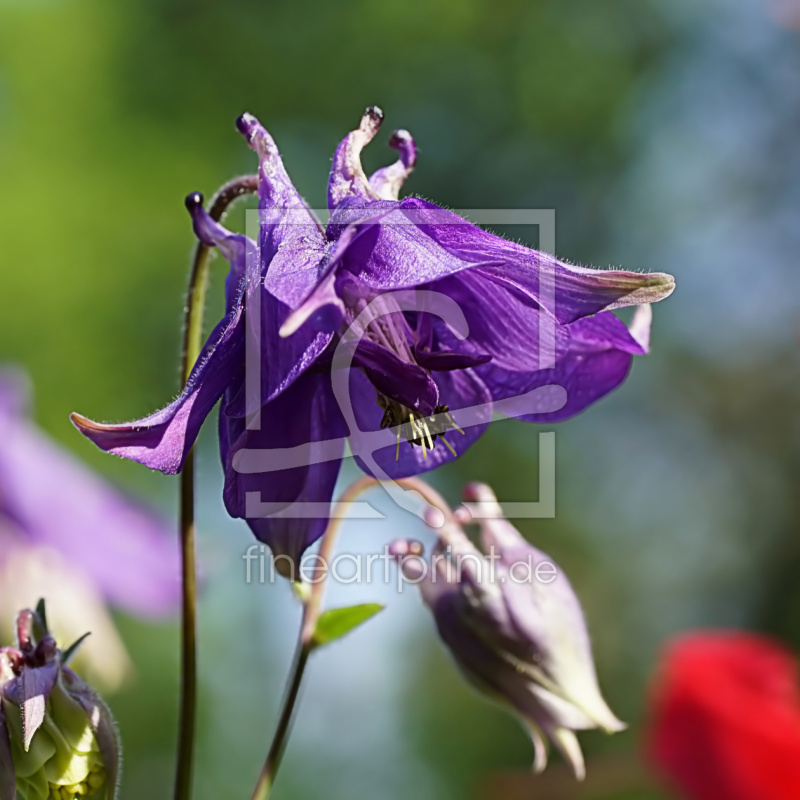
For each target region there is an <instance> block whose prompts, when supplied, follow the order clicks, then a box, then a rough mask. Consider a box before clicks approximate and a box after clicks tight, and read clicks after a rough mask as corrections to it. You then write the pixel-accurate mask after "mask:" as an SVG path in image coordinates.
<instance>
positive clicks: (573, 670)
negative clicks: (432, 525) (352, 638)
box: [390, 484, 625, 779]
mask: <svg viewBox="0 0 800 800" xmlns="http://www.w3.org/2000/svg"><path fill="white" fill-rule="evenodd" d="M465 499H466V500H467V501H470V502H468V504H467V506H466V507H462V508H460V509H458V511H457V512H456V513H455V514H453V515H449V516H448V518H447V519H446V521H445V523H444V525H443V526H442V527H440V528H438V529H437V532H438V535H439V540H438V542H437V544H436V545H435V547H434V551H433V554H432V557H431V559H430V562H429V563H428V564H426V563H425V562H423V561H421V559H420V558H419V553H420V547H419V545H418V543H415V542H408V541H404V540H400V541H398V542H394V543H393V544H392V545H391V546H390V553H391V554H392V555H393V556H395V558H397V560H398V563H399V564H400V567H401V569H402V570H403V573H404V574H405V575H406V577H407V578H408V579H409V580H411V581H413V582H414V583H415V584H417V585H418V586H419V588H420V591H421V592H422V597H423V599H424V601H425V603H426V605H427V606H428V607H429V608H430V609H431V611H432V613H433V616H434V619H435V621H436V626H437V628H438V631H439V635H440V636H441V638H442V640H443V641H444V643H445V644H446V645H447V647H448V648H449V650H450V652H451V654H452V656H453V658H454V659H455V661H456V664H457V665H458V667H459V668H460V670H461V671H462V672H463V674H464V675H465V676H466V678H467V679H468V680H469V681H470V682H471V683H472V684H473V685H474V686H475V687H476V688H478V689H479V690H480V691H481V692H483V693H484V694H486V695H488V696H489V697H491V698H492V699H494V700H496V701H498V702H500V703H501V704H503V705H505V706H507V707H509V708H510V709H511V710H512V711H513V712H515V713H516V714H518V715H519V716H520V717H521V718H522V720H523V721H524V723H525V725H526V726H527V727H528V729H529V730H530V733H531V737H532V739H533V744H534V748H535V752H536V757H535V762H534V768H535V769H536V771H537V772H538V771H541V770H542V769H544V767H545V766H546V763H547V749H546V743H545V737H547V738H549V739H550V740H552V742H553V744H554V745H555V746H556V747H557V748H558V749H559V750H560V751H561V753H562V754H563V755H564V757H565V759H566V760H567V761H568V762H569V763H570V764H571V765H572V768H573V770H574V771H575V775H576V777H577V778H578V779H582V778H583V777H584V774H585V769H584V763H583V754H582V753H581V749H580V745H579V744H578V740H577V738H576V736H575V733H574V732H575V731H577V730H584V729H588V728H602V729H603V730H605V731H607V732H609V733H611V732H614V731H619V730H622V729H623V728H624V727H625V726H624V724H623V723H621V722H620V721H619V720H618V719H617V718H616V717H615V716H614V714H613V713H612V712H611V710H610V709H609V708H608V706H607V705H606V702H605V700H603V698H602V696H601V694H600V689H599V687H598V684H597V675H596V673H595V668H594V661H593V659H592V652H591V646H590V643H589V635H588V632H587V630H586V621H585V619H584V616H583V612H582V611H581V607H580V603H579V601H578V598H577V597H576V596H575V592H574V591H573V589H572V586H571V585H570V583H569V581H568V580H567V577H566V575H565V574H564V573H563V572H562V571H561V569H559V567H558V566H557V565H556V564H555V562H553V561H552V559H550V558H549V557H548V556H547V555H545V554H544V553H542V552H541V551H540V550H537V549H536V548H535V547H532V546H531V545H530V544H528V543H527V542H526V541H525V539H524V538H523V537H522V535H521V534H520V533H519V531H517V530H516V529H515V528H514V526H513V525H511V523H509V522H508V520H506V519H505V518H504V517H503V515H502V509H501V508H500V505H499V504H498V502H497V499H496V498H495V496H494V494H493V493H492V490H491V489H490V488H489V487H488V486H485V485H482V484H473V485H471V486H469V487H468V488H467V490H466V491H465ZM470 509H472V510H473V511H474V512H475V515H476V517H479V518H480V526H481V536H480V545H481V547H480V549H478V548H477V547H476V546H475V545H474V544H472V542H471V541H470V539H469V538H468V537H467V535H466V533H465V532H464V530H463V527H462V525H463V524H464V523H466V522H468V521H469V520H470V516H471V514H470Z"/></svg>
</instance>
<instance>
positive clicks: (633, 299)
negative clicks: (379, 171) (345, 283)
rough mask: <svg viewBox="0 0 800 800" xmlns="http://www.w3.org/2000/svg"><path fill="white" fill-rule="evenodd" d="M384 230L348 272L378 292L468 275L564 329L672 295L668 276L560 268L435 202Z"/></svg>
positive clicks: (399, 207) (414, 207)
mask: <svg viewBox="0 0 800 800" xmlns="http://www.w3.org/2000/svg"><path fill="white" fill-rule="evenodd" d="M373 209H374V210H378V209H380V210H382V212H384V216H383V218H382V220H381V224H380V230H379V231H377V232H373V233H372V235H371V236H363V237H361V238H359V239H358V240H356V241H355V242H353V243H352V244H351V246H350V248H349V250H348V256H347V257H346V258H345V263H346V264H347V266H348V267H349V268H350V269H351V270H352V271H353V272H355V273H356V274H357V275H358V276H359V277H360V278H361V279H362V280H363V281H364V282H365V283H367V284H368V285H369V286H372V287H373V288H375V289H397V288H407V287H412V286H419V285H421V284H424V283H429V282H431V281H436V280H439V279H441V278H446V277H448V276H450V275H454V274H456V273H459V272H461V271H462V270H464V269H480V270H481V271H482V272H483V273H484V274H485V275H487V276H488V277H491V278H492V279H494V280H496V281H501V282H503V283H504V284H506V285H508V286H514V287H516V288H518V289H520V290H522V291H523V292H525V293H526V294H527V295H528V296H529V297H530V298H531V299H532V300H534V301H535V302H536V303H537V304H539V306H540V307H542V308H544V309H545V310H546V311H547V312H548V313H550V314H552V315H553V316H554V318H555V319H556V320H557V321H558V322H560V323H562V324H566V323H570V322H574V321H575V320H577V319H581V318H582V317H586V316H589V315H591V314H596V313H598V312H599V311H603V310H610V309H613V308H619V307H622V306H628V305H636V304H639V303H648V302H655V301H657V300H661V299H663V298H664V297H666V296H667V295H669V294H670V293H671V292H672V290H673V289H674V279H673V278H672V276H670V275H666V274H663V273H650V274H640V273H636V272H626V271H623V270H594V269H585V268H582V267H575V266H571V265H568V264H565V263H563V262H561V261H558V260H557V259H556V258H554V257H553V256H550V255H548V254H547V253H542V252H539V251H536V250H531V249H529V248H526V247H523V246H522V245H519V244H516V243H514V242H509V241H506V240H505V239H502V238H500V237H499V236H495V235H494V234H490V233H488V232H486V231H484V230H481V229H480V228H478V227H476V226H474V225H471V224H469V223H468V222H467V221H466V220H464V219H462V218H461V217H459V216H457V215H456V214H454V213H452V212H450V211H446V210H445V209H442V208H440V207H439V206H436V205H434V204H432V203H428V202H425V201H423V200H418V199H416V198H407V199H405V200H403V201H402V202H399V203H395V204H394V209H393V210H392V211H391V212H389V213H385V212H386V201H376V202H373V203H369V204H367V206H366V208H365V210H366V211H369V210H373Z"/></svg>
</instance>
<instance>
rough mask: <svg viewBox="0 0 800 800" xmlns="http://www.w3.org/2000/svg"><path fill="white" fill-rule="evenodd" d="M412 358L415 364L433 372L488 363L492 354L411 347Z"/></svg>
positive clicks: (468, 367)
mask: <svg viewBox="0 0 800 800" xmlns="http://www.w3.org/2000/svg"><path fill="white" fill-rule="evenodd" d="M413 353H414V359H415V360H416V362H417V364H419V365H420V366H421V367H424V368H425V369H427V370H431V371H433V372H437V371H440V372H450V371H452V370H454V369H470V368H471V367H479V366H481V364H488V363H489V362H490V361H491V360H492V356H490V355H488V354H486V353H483V354H475V355H473V354H471V353H458V352H456V351H454V350H441V351H438V352H436V353H429V352H427V351H425V350H420V349H419V348H416V347H415V348H413Z"/></svg>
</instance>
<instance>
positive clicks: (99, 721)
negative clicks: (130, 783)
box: [64, 669, 122, 800]
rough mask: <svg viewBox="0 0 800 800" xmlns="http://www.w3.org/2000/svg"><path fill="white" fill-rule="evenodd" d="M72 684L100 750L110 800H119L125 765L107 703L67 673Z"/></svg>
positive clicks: (69, 672) (70, 684)
mask: <svg viewBox="0 0 800 800" xmlns="http://www.w3.org/2000/svg"><path fill="white" fill-rule="evenodd" d="M64 675H65V680H66V681H68V682H69V691H70V695H71V696H72V697H73V698H74V699H75V700H77V701H78V703H80V705H81V707H82V708H83V710H84V711H85V712H86V716H87V717H88V719H89V727H90V728H91V729H92V732H93V733H94V737H95V739H96V740H97V746H98V747H99V748H100V757H101V759H102V761H103V766H104V767H105V770H106V786H107V787H108V789H107V795H106V798H107V800H116V798H117V796H118V795H119V773H120V766H121V763H122V748H121V746H120V740H119V734H118V733H117V726H116V723H115V722H114V718H113V717H112V716H111V712H110V711H109V709H108V706H107V705H106V704H105V702H104V701H103V700H102V699H101V698H100V696H99V695H97V694H96V693H95V692H94V691H92V689H91V688H90V687H89V686H87V685H86V684H85V683H84V682H83V681H82V680H80V678H78V677H77V675H75V673H73V672H72V671H71V670H66V669H65V670H64Z"/></svg>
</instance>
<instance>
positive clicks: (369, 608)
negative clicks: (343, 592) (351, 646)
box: [314, 603, 383, 647]
mask: <svg viewBox="0 0 800 800" xmlns="http://www.w3.org/2000/svg"><path fill="white" fill-rule="evenodd" d="M380 611H383V606H382V605H381V604H380V603H363V604H361V605H358V606H348V607H347V608H331V609H329V610H328V611H323V612H322V614H320V617H319V620H318V621H317V629H316V630H315V631H314V646H315V647H321V646H322V645H324V644H329V643H330V642H334V641H336V640H337V639H341V638H342V636H346V635H347V634H348V633H350V631H352V630H354V629H355V628H357V627H358V626H359V625H363V624H364V623H365V622H366V621H367V620H370V619H372V617H374V616H375V615H376V614H377V613H378V612H380Z"/></svg>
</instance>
